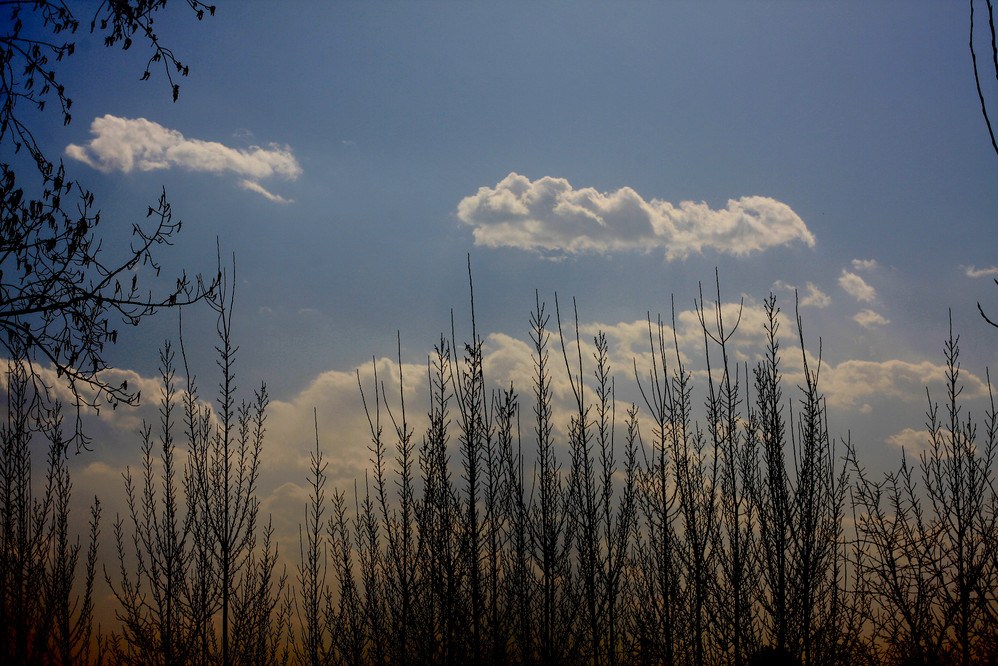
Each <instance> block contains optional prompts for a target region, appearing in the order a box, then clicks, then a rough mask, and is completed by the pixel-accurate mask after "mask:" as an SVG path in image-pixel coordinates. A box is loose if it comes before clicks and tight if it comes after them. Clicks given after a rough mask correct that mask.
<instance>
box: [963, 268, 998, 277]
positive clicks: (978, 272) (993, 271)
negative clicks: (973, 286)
mask: <svg viewBox="0 0 998 666" xmlns="http://www.w3.org/2000/svg"><path fill="white" fill-rule="evenodd" d="M962 268H963V271H964V273H966V275H967V277H969V278H982V277H991V276H993V275H998V266H991V267H989V268H975V267H974V266H973V265H970V266H963V267H962Z"/></svg>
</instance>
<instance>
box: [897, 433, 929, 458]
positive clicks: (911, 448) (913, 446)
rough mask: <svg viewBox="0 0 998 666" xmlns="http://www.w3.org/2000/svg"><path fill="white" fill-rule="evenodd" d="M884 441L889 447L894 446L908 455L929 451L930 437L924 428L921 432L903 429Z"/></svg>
mask: <svg viewBox="0 0 998 666" xmlns="http://www.w3.org/2000/svg"><path fill="white" fill-rule="evenodd" d="M886 441H887V443H888V444H890V445H891V446H895V447H897V448H899V449H902V450H904V451H906V452H908V453H916V454H918V453H921V452H922V451H928V450H929V448H930V442H931V441H932V435H930V434H929V431H928V430H925V429H924V428H923V429H922V430H915V429H914V428H905V429H904V430H900V431H898V432H896V433H894V434H893V435H891V436H889V437H888V438H887V440H886Z"/></svg>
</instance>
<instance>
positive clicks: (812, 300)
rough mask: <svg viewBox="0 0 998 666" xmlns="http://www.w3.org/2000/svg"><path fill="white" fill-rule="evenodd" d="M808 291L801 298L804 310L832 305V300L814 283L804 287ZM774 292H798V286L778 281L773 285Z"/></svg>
mask: <svg viewBox="0 0 998 666" xmlns="http://www.w3.org/2000/svg"><path fill="white" fill-rule="evenodd" d="M804 288H805V289H806V290H807V291H806V292H805V293H804V295H803V296H800V306H801V307H802V308H827V307H828V306H829V305H831V304H832V298H831V297H830V296H829V295H828V294H826V293H825V292H823V291H822V290H821V289H820V288H819V287H818V285H816V284H814V283H813V282H808V283H807V284H805V285H804ZM773 289H774V290H783V291H791V292H798V294H799V290H798V289H797V285H793V284H790V283H788V282H784V281H783V280H777V281H776V282H774V283H773Z"/></svg>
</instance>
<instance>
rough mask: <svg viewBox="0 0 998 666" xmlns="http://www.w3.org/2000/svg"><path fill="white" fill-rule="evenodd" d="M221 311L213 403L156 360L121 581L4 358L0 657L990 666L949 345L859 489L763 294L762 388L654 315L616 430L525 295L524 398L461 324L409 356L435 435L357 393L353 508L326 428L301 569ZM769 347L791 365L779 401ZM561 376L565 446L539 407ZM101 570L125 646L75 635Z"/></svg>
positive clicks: (980, 485)
mask: <svg viewBox="0 0 998 666" xmlns="http://www.w3.org/2000/svg"><path fill="white" fill-rule="evenodd" d="M223 287H224V285H223ZM227 293H228V294H229V296H228V297H226V294H227ZM227 298H228V300H227ZM212 303H213V305H214V307H215V309H216V312H217V314H218V342H217V345H216V348H217V351H218V366H219V369H220V376H221V380H220V383H219V386H218V389H217V394H216V396H215V399H214V402H213V403H212V402H210V401H206V400H204V399H202V398H201V397H199V396H200V393H199V389H198V386H197V383H196V380H195V378H194V377H193V376H192V375H191V373H190V372H189V371H188V368H187V367H186V357H185V355H184V354H183V345H182V344H181V346H180V349H179V355H178V352H177V350H175V349H174V348H173V347H172V346H170V345H165V346H164V347H163V349H162V351H161V352H160V366H161V394H160V396H159V398H158V401H159V423H156V424H148V425H146V426H144V428H143V430H142V432H141V456H142V457H141V464H140V465H139V467H138V468H137V470H136V471H129V472H128V473H127V474H126V477H125V493H126V497H127V507H128V512H127V515H125V516H119V517H117V518H116V519H115V520H114V522H113V526H112V528H111V532H112V539H113V544H114V548H115V551H116V553H117V558H116V561H114V562H108V563H105V564H104V566H103V569H102V570H101V568H100V566H99V563H98V561H97V544H98V540H99V539H100V536H101V518H102V516H101V508H100V504H99V503H97V502H95V503H94V504H93V507H92V509H91V519H90V526H91V527H90V532H89V536H88V538H87V540H86V541H85V542H84V543H81V542H80V540H79V539H77V538H76V537H73V536H70V534H69V511H70V495H71V484H70V480H69V474H68V471H67V469H66V465H65V455H66V446H67V443H66V439H65V438H64V437H63V436H62V434H61V432H60V430H59V428H58V419H56V420H50V422H51V423H54V424H56V425H54V426H52V427H49V428H47V429H43V428H39V427H38V426H37V424H32V423H29V422H28V420H29V419H30V414H31V413H32V411H31V404H30V401H31V400H32V396H31V393H30V391H29V390H28V384H26V381H25V373H24V369H23V363H22V362H20V360H19V359H16V358H15V359H12V360H11V362H10V363H9V370H8V375H7V386H8V390H7V399H8V407H7V419H6V423H5V424H3V426H2V428H0V437H2V450H0V503H2V523H0V558H2V559H0V600H2V604H3V606H2V609H3V613H2V615H0V651H2V654H0V661H2V662H3V663H10V664H21V663H39V664H50V663H59V664H75V663H111V664H116V663H127V664H226V665H228V664H277V663H280V664H284V663H295V664H385V663H391V664H422V663H444V664H446V663H449V664H469V663H481V664H557V663H564V664H692V665H696V666H700V665H702V664H735V665H739V666H740V665H743V664H744V665H747V664H761V663H767V664H779V663H787V664H794V663H796V664H809V665H810V664H963V665H966V664H977V663H992V662H993V660H994V657H995V655H998V644H996V641H998V617H996V614H998V600H996V594H998V549H996V543H998V539H996V537H998V531H996V530H998V526H996V520H998V496H996V493H995V488H994V478H993V467H994V462H995V461H994V457H995V451H996V447H995V443H996V427H998V426H996V419H995V410H994V406H993V402H992V405H991V408H990V409H989V410H988V411H987V413H986V415H985V418H984V421H983V423H980V424H978V423H975V422H972V421H971V420H970V418H969V416H967V415H965V412H964V409H963V406H962V404H961V397H960V392H961V380H960V364H959V348H958V340H957V338H956V337H955V336H954V335H952V334H951V335H950V338H949V339H948V340H947V341H946V342H945V347H944V354H945V359H946V368H947V375H946V387H947V393H946V395H945V396H942V397H941V402H936V400H937V399H940V397H937V396H931V395H930V396H929V407H928V412H927V426H928V431H929V441H928V442H927V448H926V452H925V453H923V454H921V455H920V456H919V457H918V458H917V459H911V458H907V457H903V456H902V458H901V462H900V465H899V467H898V468H897V469H896V470H894V471H892V472H890V473H888V474H886V475H883V476H874V475H872V474H871V473H869V472H867V471H866V470H865V469H864V467H863V465H862V464H861V462H860V461H859V460H858V458H857V455H856V452H855V448H854V447H853V446H852V443H851V442H850V441H849V440H848V439H845V440H841V439H837V438H833V437H832V436H830V434H829V432H828V425H827V423H828V421H827V413H826V403H825V400H824V397H823V395H822V392H821V388H820V383H819V378H820V374H821V360H820V351H819V353H818V354H817V355H816V356H815V355H811V354H808V353H807V352H806V345H805V339H804V333H803V328H802V325H801V322H800V319H799V317H798V318H797V319H796V330H794V331H790V332H789V333H790V336H789V337H790V339H792V340H793V341H794V344H793V345H792V347H791V350H792V351H786V350H785V348H784V347H783V342H784V340H785V338H786V337H787V334H788V332H787V331H783V330H781V328H780V322H781V321H786V320H785V319H784V318H782V317H781V315H780V309H779V306H778V305H777V302H776V299H775V297H773V296H770V297H769V298H768V299H767V300H766V301H765V303H764V308H765V315H766V317H765V320H766V322H767V323H766V327H765V331H764V333H765V345H764V348H763V349H760V350H758V352H757V356H756V358H757V359H758V360H757V361H756V362H755V363H754V365H748V364H744V363H737V362H735V361H734V360H733V352H732V349H731V339H732V336H733V335H734V334H735V331H736V329H737V328H738V327H739V323H740V322H739V321H729V320H726V319H725V316H724V314H723V313H722V309H721V306H720V295H719V294H718V297H717V302H716V303H715V304H710V303H708V302H706V301H705V300H704V299H703V297H702V294H701V298H700V300H699V302H698V306H697V311H698V314H699V318H700V325H701V330H702V341H703V343H702V347H701V348H700V349H699V350H697V351H698V352H699V353H700V354H701V357H702V358H703V359H704V360H705V366H706V368H705V369H706V372H699V371H698V372H696V373H694V372H693V371H692V370H691V368H690V367H689V366H688V365H687V363H686V362H684V360H683V359H684V358H685V355H684V354H683V353H681V350H680V348H679V342H678V338H677V336H676V334H675V333H674V329H673V328H672V327H670V326H668V325H667V324H666V323H665V322H663V321H662V320H661V319H658V320H652V319H651V318H649V322H648V345H649V348H648V349H649V352H650V353H649V354H648V355H647V356H645V357H644V358H645V360H644V361H637V360H636V361H635V362H634V367H633V368H626V369H624V371H625V373H626V374H629V373H633V376H634V378H635V380H636V388H637V390H636V392H635V395H637V396H639V397H640V400H639V401H638V402H637V403H636V404H631V405H629V406H626V407H623V408H621V407H620V405H619V403H618V400H617V399H616V393H615V385H614V377H617V376H620V373H619V372H617V371H618V369H617V368H613V367H611V362H610V358H611V354H610V351H611V350H610V349H609V345H608V342H607V338H606V336H605V335H604V334H603V333H599V334H597V335H596V336H595V337H594V339H593V340H591V341H588V340H587V341H583V340H581V339H580V332H579V326H578V323H577V322H578V317H577V315H576V314H575V313H574V312H572V316H571V317H566V316H565V314H566V313H565V311H564V310H563V309H562V308H560V307H559V304H558V303H557V300H556V301H555V307H554V309H553V310H552V309H550V308H549V307H548V306H547V305H546V304H545V303H544V302H542V301H541V300H540V298H539V297H538V299H537V301H536V303H535V306H534V309H533V312H532V313H531V315H530V319H529V327H530V341H531V347H532V356H533V375H532V380H531V385H530V386H529V387H517V386H512V385H510V386H508V387H504V388H500V389H493V388H491V387H492V386H493V383H492V382H490V381H489V380H488V378H487V377H486V373H485V353H484V349H483V341H482V339H481V338H480V337H479V335H478V332H477V330H476V329H475V325H474V315H473V314H472V332H471V339H470V341H469V342H466V343H462V344H460V345H459V344H458V343H457V342H456V336H455V334H454V333H453V329H454V327H453V325H452V326H451V330H452V333H451V335H450V336H449V337H448V336H442V337H441V339H440V340H439V342H438V343H437V344H436V345H435V346H434V348H433V351H432V353H431V354H430V356H429V358H428V362H427V370H426V371H427V378H428V384H429V387H430V392H429V396H428V397H429V400H428V404H427V405H425V406H420V407H419V410H420V412H421V413H420V418H419V419H416V420H415V421H418V422H420V423H428V426H426V428H425V430H420V431H417V430H416V428H415V427H414V426H413V425H412V424H413V422H414V419H413V418H412V409H413V407H412V406H411V405H409V404H406V402H405V399H404V393H403V392H402V387H401V378H400V379H399V386H395V387H392V386H386V385H385V384H383V383H381V382H379V381H378V380H377V378H376V379H375V386H374V387H373V390H372V388H371V387H364V386H361V387H360V388H361V393H362V397H363V400H364V408H365V410H366V414H367V417H368V423H369V425H370V451H371V466H370V469H369V470H368V473H367V475H366V476H365V478H363V479H358V480H357V481H356V484H355V485H354V487H352V488H346V489H330V488H328V486H327V462H326V460H325V459H324V456H323V451H322V446H321V442H320V439H319V434H318V431H319V428H318V420H319V419H320V418H321V415H318V414H317V415H316V416H315V418H316V441H315V444H314V450H313V453H312V457H311V465H310V470H309V476H308V488H309V492H310V500H309V502H308V505H307V506H306V507H305V510H304V516H305V519H304V522H303V523H302V524H301V526H300V538H299V543H298V548H297V552H294V551H290V552H292V554H293V555H297V557H292V558H291V559H292V560H295V561H296V570H292V571H284V570H283V569H282V568H279V567H278V561H279V557H278V550H277V544H276V542H275V541H274V539H273V538H272V530H271V529H270V527H269V524H267V523H265V521H263V520H262V518H261V517H260V515H259V501H258V498H257V492H258V489H257V481H258V476H259V472H260V453H261V450H262V446H263V445H264V439H265V431H266V410H267V401H268V398H267V392H266V388H265V387H261V388H260V389H259V390H258V391H256V392H254V393H253V394H252V397H251V398H250V399H249V400H246V401H244V402H240V401H239V398H238V397H237V390H236V385H235V381H234V377H235V373H234V366H233V363H234V361H235V354H236V348H235V345H234V343H233V339H232V331H231V327H230V322H231V319H230V316H231V292H227V291H226V290H225V289H224V288H223V289H221V290H220V292H219V295H216V296H214V297H213V300H212ZM583 342H585V343H586V344H585V345H583V344H582V343H583ZM590 343H591V344H592V345H593V349H595V352H594V353H592V354H590V353H589V352H584V351H583V349H584V348H586V349H588V348H589V346H588V345H589V344H590ZM786 354H794V355H797V356H798V358H799V359H800V360H801V363H800V364H799V365H800V366H802V374H800V376H799V377H798V376H797V375H796V374H795V380H794V382H793V384H792V385H788V382H787V381H785V380H784V369H783V368H784V362H785V357H786ZM399 361H400V367H401V359H399ZM178 365H182V366H183V368H182V369H183V374H184V375H185V376H186V378H185V379H182V380H180V379H178V377H177V372H178ZM794 367H795V368H796V367H798V364H797V363H795V364H794ZM566 377H567V386H568V387H569V388H570V397H571V399H570V410H569V415H568V417H567V422H564V423H562V422H560V421H559V420H558V419H559V418H560V416H558V415H560V414H564V407H563V406H561V405H560V404H559V407H558V409H557V410H556V405H555V397H554V386H555V383H556V382H562V384H564V383H565V378H566ZM358 381H360V375H359V374H358ZM181 382H182V385H181ZM396 391H397V392H398V394H397V395H396ZM424 410H425V412H424ZM424 414H425V416H426V417H427V418H426V419H425V420H424V419H423V418H422V417H423V416H424ZM39 440H44V441H46V442H47V449H48V457H47V462H46V468H45V474H44V483H42V484H41V485H40V486H39V484H38V483H37V480H36V482H35V483H33V482H32V472H31V453H32V449H35V450H37V449H38V448H39V447H40V446H42V445H41V444H40V443H39ZM282 445H283V446H288V445H291V443H282ZM35 477H39V475H37V474H36V475H35ZM39 478H40V477H39ZM286 552H287V551H286ZM98 576H103V577H104V578H105V579H106V581H107V583H108V585H110V588H111V590H112V591H113V595H114V597H115V598H116V600H117V607H116V610H115V612H116V616H117V618H118V620H119V624H118V626H116V627H110V628H105V629H104V630H98V629H97V628H96V627H95V626H94V621H93V614H94V593H93V589H94V582H95V578H96V577H98Z"/></svg>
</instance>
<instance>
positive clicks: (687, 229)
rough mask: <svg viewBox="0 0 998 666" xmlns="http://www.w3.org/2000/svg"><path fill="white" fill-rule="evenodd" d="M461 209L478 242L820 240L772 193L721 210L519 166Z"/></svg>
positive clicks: (527, 246) (728, 247)
mask: <svg viewBox="0 0 998 666" xmlns="http://www.w3.org/2000/svg"><path fill="white" fill-rule="evenodd" d="M457 216H458V218H459V219H460V220H461V221H462V222H464V223H465V224H467V225H468V226H470V227H472V228H473V229H474V236H475V244H476V245H483V246H486V247H514V248H520V249H524V250H533V251H540V252H550V253H555V254H584V253H594V254H600V253H606V252H614V251H639V252H649V251H653V250H658V251H664V252H665V256H666V258H668V259H669V260H673V259H683V258H685V257H687V256H689V255H690V254H694V253H697V254H699V253H702V252H704V251H705V250H714V251H716V252H721V253H725V254H733V255H747V254H750V253H753V252H758V251H761V250H765V249H767V248H771V247H777V246H781V245H788V244H790V243H794V242H801V243H803V244H805V245H807V246H808V247H814V244H815V240H814V236H813V235H812V234H811V232H810V231H809V230H808V228H807V225H805V224H804V221H803V220H802V219H801V218H800V217H799V216H798V215H797V213H795V212H794V211H793V210H792V209H791V208H790V206H788V205H787V204H785V203H782V202H780V201H777V200H775V199H771V198H769V197H762V196H749V197H742V198H740V199H730V200H729V201H728V205H727V207H725V208H723V209H720V210H714V209H711V208H710V207H709V206H708V205H707V204H706V203H702V202H701V203H696V202H692V201H683V202H681V203H679V204H678V205H674V204H672V203H669V202H668V201H661V200H659V199H651V200H645V199H644V198H642V197H641V195H639V194H638V193H637V192H635V191H634V190H633V189H631V188H629V187H622V188H620V189H618V190H616V191H614V192H599V191H597V190H595V189H593V188H580V189H575V188H574V187H573V186H572V185H571V183H569V182H568V181H567V180H565V179H564V178H551V177H544V178H540V179H538V180H535V181H531V180H530V179H528V178H527V177H525V176H521V175H519V174H517V173H510V174H509V175H508V176H506V177H505V178H504V179H503V180H502V181H500V182H499V183H498V184H497V185H496V186H495V187H481V188H479V189H478V192H477V193H475V194H474V195H472V196H469V197H465V198H464V199H462V200H461V202H460V203H459V204H458V208H457Z"/></svg>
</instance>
